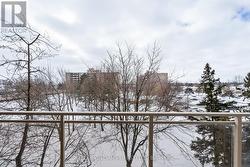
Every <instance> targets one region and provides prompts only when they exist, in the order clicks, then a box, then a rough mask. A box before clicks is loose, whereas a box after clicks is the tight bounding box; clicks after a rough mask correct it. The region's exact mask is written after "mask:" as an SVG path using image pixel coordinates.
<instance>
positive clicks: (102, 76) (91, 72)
mask: <svg viewBox="0 0 250 167" xmlns="http://www.w3.org/2000/svg"><path fill="white" fill-rule="evenodd" d="M118 74H119V73H118V72H103V71H101V70H95V69H94V68H90V69H88V71H87V73H86V75H87V76H88V77H90V78H95V79H96V81H97V82H102V83H104V82H108V81H115V80H116V81H118Z"/></svg>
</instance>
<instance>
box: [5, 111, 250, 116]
mask: <svg viewBox="0 0 250 167" xmlns="http://www.w3.org/2000/svg"><path fill="white" fill-rule="evenodd" d="M0 115H79V116H81V115H82V116H90V115H91V116H217V117H224V116H226V117H248V116H249V117H250V112H249V113H248V112H234V113H232V112H113V111H112V112H100V111H91V112H89V111H88V112H83V111H80V112H79V111H75V112H65V111H0Z"/></svg>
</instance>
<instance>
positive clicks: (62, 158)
mask: <svg viewBox="0 0 250 167" xmlns="http://www.w3.org/2000/svg"><path fill="white" fill-rule="evenodd" d="M64 123H65V122H64V115H61V116H60V167H64V166H65V162H64V161H65V126H64Z"/></svg>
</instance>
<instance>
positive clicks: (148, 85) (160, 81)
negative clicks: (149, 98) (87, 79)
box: [140, 71, 168, 95]
mask: <svg viewBox="0 0 250 167" xmlns="http://www.w3.org/2000/svg"><path fill="white" fill-rule="evenodd" d="M144 79H145V81H144V84H145V88H144V93H146V94H147V93H149V94H154V95H159V94H161V93H162V92H163V91H164V90H165V89H166V88H167V86H168V73H157V72H149V71H148V72H146V73H145V74H144V75H141V76H140V81H143V80H144Z"/></svg>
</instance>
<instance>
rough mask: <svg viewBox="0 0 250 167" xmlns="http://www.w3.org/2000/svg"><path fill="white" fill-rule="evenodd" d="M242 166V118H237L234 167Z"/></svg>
mask: <svg viewBox="0 0 250 167" xmlns="http://www.w3.org/2000/svg"><path fill="white" fill-rule="evenodd" d="M241 166H242V117H241V116H236V117H235V127H234V167H241Z"/></svg>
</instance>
